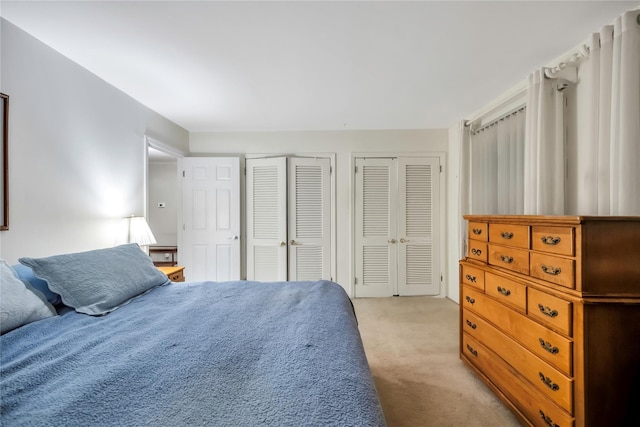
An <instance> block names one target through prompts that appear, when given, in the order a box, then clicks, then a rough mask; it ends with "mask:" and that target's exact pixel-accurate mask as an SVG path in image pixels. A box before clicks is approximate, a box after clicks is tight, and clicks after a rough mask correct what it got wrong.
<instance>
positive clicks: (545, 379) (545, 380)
mask: <svg viewBox="0 0 640 427" xmlns="http://www.w3.org/2000/svg"><path fill="white" fill-rule="evenodd" d="M538 375H540V381H542V382H543V383H544V385H546V386H547V387H549V388H550V389H551V390H553V391H558V390H560V386H559V385H558V384H556V383H554V382H553V381H551V378H549V377H545V376H544V374H543V373H542V372H538Z"/></svg>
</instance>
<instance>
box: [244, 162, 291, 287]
mask: <svg viewBox="0 0 640 427" xmlns="http://www.w3.org/2000/svg"><path fill="white" fill-rule="evenodd" d="M246 167H247V181H246V189H247V211H246V214H247V280H258V281H265V282H269V281H280V280H287V159H286V157H278V158H269V159H247V161H246Z"/></svg>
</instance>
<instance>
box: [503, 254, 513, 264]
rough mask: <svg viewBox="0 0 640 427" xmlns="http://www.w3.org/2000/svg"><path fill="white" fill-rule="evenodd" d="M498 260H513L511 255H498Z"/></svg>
mask: <svg viewBox="0 0 640 427" xmlns="http://www.w3.org/2000/svg"><path fill="white" fill-rule="evenodd" d="M500 260H501V261H502V262H506V263H507V264H511V263H512V262H513V257H512V256H506V255H500Z"/></svg>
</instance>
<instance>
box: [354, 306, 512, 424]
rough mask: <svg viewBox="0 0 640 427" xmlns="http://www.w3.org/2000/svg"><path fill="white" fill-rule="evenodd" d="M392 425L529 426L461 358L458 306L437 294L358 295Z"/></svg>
mask: <svg viewBox="0 0 640 427" xmlns="http://www.w3.org/2000/svg"><path fill="white" fill-rule="evenodd" d="M353 305H354V307H355V311H356V315H357V317H358V323H359V328H360V333H361V335H362V340H363V343H364V347H365V351H366V353H367V359H368V361H369V365H370V367H371V372H372V374H373V377H374V380H375V383H376V387H377V389H378V395H379V396H380V401H381V403H382V409H383V411H384V414H385V417H386V419H387V423H388V425H389V427H402V426H407V427H409V426H410V427H420V426H438V427H445V426H465V427H470V426H483V427H485V426H500V427H511V426H514V427H515V426H521V425H522V424H521V423H520V422H519V421H518V420H517V419H516V418H515V416H514V415H513V414H512V413H511V411H510V410H509V409H507V407H506V406H505V405H504V404H503V403H502V402H501V401H500V400H499V399H498V398H497V397H496V396H495V395H494V394H493V393H492V392H491V391H490V390H489V388H487V386H486V385H485V384H484V383H482V382H481V381H480V380H479V379H478V378H477V377H476V376H475V375H474V374H473V373H472V372H471V370H470V369H469V368H468V367H467V366H466V365H464V364H463V363H462V361H461V360H460V358H459V356H458V347H459V338H458V337H459V335H458V334H459V332H458V323H459V317H458V305H457V304H456V303H454V302H453V301H451V300H449V299H443V298H433V297H392V298H358V299H354V300H353Z"/></svg>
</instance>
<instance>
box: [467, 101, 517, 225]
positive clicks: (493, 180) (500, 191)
mask: <svg viewBox="0 0 640 427" xmlns="http://www.w3.org/2000/svg"><path fill="white" fill-rule="evenodd" d="M524 131H525V113H524V109H520V110H517V111H515V112H513V113H511V114H508V115H506V116H504V117H502V118H500V119H498V120H496V121H495V122H493V123H491V124H489V125H487V126H484V127H483V128H481V129H480V130H477V131H473V132H472V135H471V138H470V139H471V140H470V146H471V156H470V157H471V160H470V161H471V177H470V178H471V183H470V191H471V211H472V213H475V214H500V215H508V214H522V213H523V211H524V199H523V188H524V176H523V168H524V136H525V135H524Z"/></svg>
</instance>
